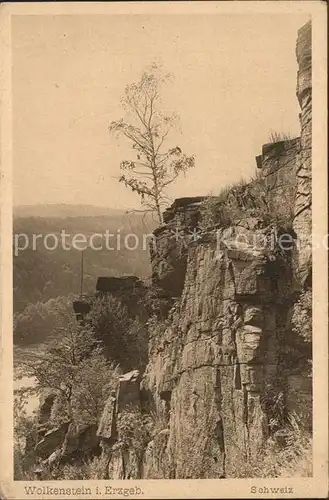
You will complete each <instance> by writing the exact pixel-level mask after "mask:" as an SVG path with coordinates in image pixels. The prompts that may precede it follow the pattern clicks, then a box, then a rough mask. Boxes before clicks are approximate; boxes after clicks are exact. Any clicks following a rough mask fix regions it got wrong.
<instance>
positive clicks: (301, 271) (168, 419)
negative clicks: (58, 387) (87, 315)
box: [36, 24, 311, 479]
mask: <svg viewBox="0 0 329 500" xmlns="http://www.w3.org/2000/svg"><path fill="white" fill-rule="evenodd" d="M310 36H311V26H310V24H307V25H305V26H304V27H303V28H302V29H301V30H300V31H299V34H298V42H297V60H298V64H299V72H298V86H297V97H298V99H299V103H300V106H301V137H300V138H296V139H292V140H287V141H279V142H277V143H274V144H267V145H264V146H263V149H262V154H261V155H260V156H258V157H257V158H256V161H257V166H258V168H259V169H260V177H261V181H262V182H260V183H259V184H262V185H264V186H265V189H264V191H260V190H259V191H257V190H255V189H254V186H253V189H251V188H250V185H249V187H248V186H244V185H243V186H242V188H241V189H240V190H239V188H238V189H236V190H232V191H231V193H230V197H231V199H230V200H229V201H230V203H229V204H228V206H227V207H226V210H228V209H230V207H234V206H235V207H236V208H237V212H236V214H238V215H236V216H235V214H234V213H233V214H230V217H226V219H225V221H226V222H225V224H223V223H222V220H223V219H221V220H219V221H217V224H216V221H215V223H213V221H212V222H211V224H208V223H207V224H204V223H203V222H204V221H203V212H202V204H203V202H204V201H205V197H195V198H180V199H178V200H176V201H175V202H174V203H173V205H172V206H171V207H169V208H168V209H167V210H166V211H165V213H164V216H163V221H164V223H163V225H162V226H161V227H159V228H157V229H156V230H155V231H154V239H153V241H152V242H151V248H150V257H151V265H152V283H151V285H150V286H149V287H147V286H146V285H145V284H144V283H143V282H141V281H140V280H139V279H138V278H136V277H133V276H127V277H122V278H99V280H98V282H97V290H96V295H97V296H103V295H111V296H114V297H116V298H119V299H120V301H122V303H124V304H125V305H126V306H127V310H128V312H129V314H132V315H133V316H136V315H141V314H142V316H143V317H144V318H145V317H146V316H147V315H148V316H149V319H148V323H147V324H148V364H147V367H146V369H145V371H144V372H143V373H140V372H139V371H138V370H132V371H130V372H128V373H126V374H124V375H121V376H120V377H119V378H118V388H117V391H116V392H112V393H111V394H109V397H108V399H107V401H106V404H105V407H104V410H103V414H102V417H101V419H100V421H99V423H98V426H97V429H96V426H92V427H91V426H86V427H82V428H79V429H77V428H73V427H72V424H71V425H70V426H69V427H68V428H66V429H65V432H64V436H63V433H62V434H61V435H60V438H59V437H58V436H59V434H60V429H56V430H53V431H51V432H50V434H49V433H48V434H45V436H44V437H43V440H41V441H40V443H39V444H38V449H37V450H36V451H37V452H38V454H39V455H40V456H42V457H43V456H45V455H47V456H48V457H49V455H50V453H55V452H56V448H57V449H58V447H59V446H60V447H61V454H62V456H71V455H74V453H76V452H77V451H78V450H79V449H80V448H81V449H84V450H85V449H88V450H90V451H91V453H95V449H96V448H97V447H98V444H99V447H100V450H101V461H102V464H103V478H104V479H138V478H147V479H156V478H168V479H187V478H229V477H233V476H234V470H235V462H236V460H237V458H238V459H239V460H241V457H243V460H244V461H245V462H249V461H250V460H251V459H252V457H255V456H258V455H259V454H260V453H261V452H262V450H263V449H264V444H265V442H266V440H267V439H268V437H269V436H274V435H277V436H279V435H280V426H281V425H282V421H281V415H280V414H278V410H277V405H278V402H282V401H284V404H283V406H284V410H283V411H287V410H290V409H293V410H295V409H296V408H297V404H299V403H298V402H297V395H298V396H301V395H302V398H301V402H300V404H301V405H305V404H308V405H309V403H310V401H311V387H310V384H309V382H310V379H307V380H306V379H305V373H303V372H302V371H300V370H299V369H298V370H297V369H296V366H290V365H288V363H287V359H288V358H289V356H290V353H289V349H290V348H291V346H292V338H293V337H294V334H293V332H292V328H291V313H292V307H293V304H294V301H296V297H297V295H298V292H299V291H300V290H302V289H305V288H307V287H309V286H310V285H311V282H310V276H311V252H310V248H309V243H310V241H311V192H310V188H311V45H310ZM255 193H256V194H257V193H258V195H259V196H260V197H262V199H261V200H260V201H261V203H258V202H257V200H254V199H253V200H252V203H250V199H249V198H250V196H251V197H253V196H255ZM235 197H238V198H239V199H238V200H237V203H236V204H235V203H234V202H235ZM232 198H233V199H232ZM221 203H222V204H223V202H222V201H221ZM265 209H266V217H265V216H264V217H262V210H265ZM291 226H292V227H291ZM287 227H288V228H289V231H288V233H289V234H288V235H289V236H291V237H292V239H293V244H292V245H291V244H290V245H289V244H288V245H283V244H282V240H281V236H282V234H284V236H287V234H286V232H287ZM296 241H297V242H298V245H296ZM147 303H151V306H150V305H149V304H147ZM79 307H80V306H79ZM79 307H78V308H77V309H76V313H77V314H82V315H83V314H84V312H83V311H82V309H81V307H82V306H81V307H80V309H79ZM141 311H142V313H141ZM290 343H291V345H290ZM297 347H298V346H297ZM287 352H288V355H287ZM291 359H292V358H291V357H290V361H291ZM292 365H293V362H292ZM299 400H300V398H299ZM46 406H47V405H46ZM45 414H46V411H45ZM56 439H57V441H56ZM47 443H48V444H47ZM49 443H50V444H51V445H50V444H49ZM54 443H55V444H54ZM56 443H57V444H56ZM85 443H89V444H88V445H87V444H85Z"/></svg>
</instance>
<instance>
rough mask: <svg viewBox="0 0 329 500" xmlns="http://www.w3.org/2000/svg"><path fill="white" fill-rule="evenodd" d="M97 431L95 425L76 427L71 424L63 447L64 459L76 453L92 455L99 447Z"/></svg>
mask: <svg viewBox="0 0 329 500" xmlns="http://www.w3.org/2000/svg"><path fill="white" fill-rule="evenodd" d="M96 430H97V426H96V425H95V424H84V425H75V424H73V423H71V424H70V426H69V428H68V431H67V433H66V436H65V439H64V443H63V446H62V452H61V454H62V457H68V456H70V455H72V454H74V453H79V455H81V454H90V455H92V453H93V452H94V451H95V450H96V448H97V447H98V445H99V437H98V436H97V434H96Z"/></svg>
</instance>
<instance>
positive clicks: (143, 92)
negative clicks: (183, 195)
mask: <svg viewBox="0 0 329 500" xmlns="http://www.w3.org/2000/svg"><path fill="white" fill-rule="evenodd" d="M170 79H171V76H170V75H169V74H163V73H162V72H161V71H160V69H159V67H158V66H157V65H156V64H152V65H151V66H150V67H148V68H147V69H146V70H145V71H144V72H143V73H142V76H141V78H140V80H139V81H138V82H137V83H132V84H130V85H128V86H127V87H126V89H125V93H124V96H123V98H122V105H123V108H124V109H125V110H126V112H128V114H129V118H130V119H131V120H130V121H125V120H124V119H121V120H118V121H113V122H112V123H111V124H110V127H109V130H110V132H111V133H116V134H118V135H120V136H123V137H125V138H126V139H127V140H128V142H129V144H130V146H131V148H132V150H133V153H134V159H133V160H128V159H126V160H123V161H121V163H120V170H121V176H120V178H119V182H122V183H124V184H125V186H127V187H129V188H130V189H132V190H133V191H135V192H137V193H138V194H139V196H140V198H141V203H142V206H143V207H144V209H143V211H145V212H152V213H155V214H156V217H157V219H158V222H159V223H160V224H161V223H162V210H163V208H164V207H165V206H166V205H168V202H170V199H169V198H168V196H167V188H168V186H169V185H170V184H172V183H173V182H175V180H176V179H177V177H178V176H179V175H180V174H185V173H186V171H187V170H188V169H189V168H191V167H193V166H194V163H195V158H194V155H192V156H187V155H185V154H184V153H183V152H182V150H181V148H180V147H179V146H173V147H169V146H168V142H167V139H168V136H169V134H170V132H171V130H172V129H173V127H174V126H175V123H176V122H177V119H178V116H177V115H176V114H173V115H168V114H166V113H163V112H162V111H161V110H160V107H161V89H162V88H163V86H165V85H166V84H167V83H168V82H169V81H170Z"/></svg>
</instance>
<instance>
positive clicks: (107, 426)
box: [97, 395, 116, 439]
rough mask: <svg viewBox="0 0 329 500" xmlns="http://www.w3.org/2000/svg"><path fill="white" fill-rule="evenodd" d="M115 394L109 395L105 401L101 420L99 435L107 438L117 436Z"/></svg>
mask: <svg viewBox="0 0 329 500" xmlns="http://www.w3.org/2000/svg"><path fill="white" fill-rule="evenodd" d="M115 406H116V399H115V396H112V395H111V396H109V398H108V399H107V401H106V403H105V407H104V410H103V413H102V416H101V419H100V421H99V425H98V429H97V436H100V437H102V438H105V439H110V438H114V437H116V427H115V410H116V407H115Z"/></svg>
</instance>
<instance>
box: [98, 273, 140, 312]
mask: <svg viewBox="0 0 329 500" xmlns="http://www.w3.org/2000/svg"><path fill="white" fill-rule="evenodd" d="M146 292H147V287H146V286H145V284H144V283H143V281H142V280H141V279H139V278H138V277H137V276H121V277H120V278H116V277H113V276H111V277H100V278H98V280H97V283H96V297H101V296H104V295H112V296H113V297H115V298H117V299H118V300H120V301H121V302H122V304H124V305H125V306H126V307H127V309H128V312H129V314H130V315H132V316H136V315H138V316H141V317H142V316H143V315H145V311H144V310H143V298H144V296H145V294H146Z"/></svg>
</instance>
